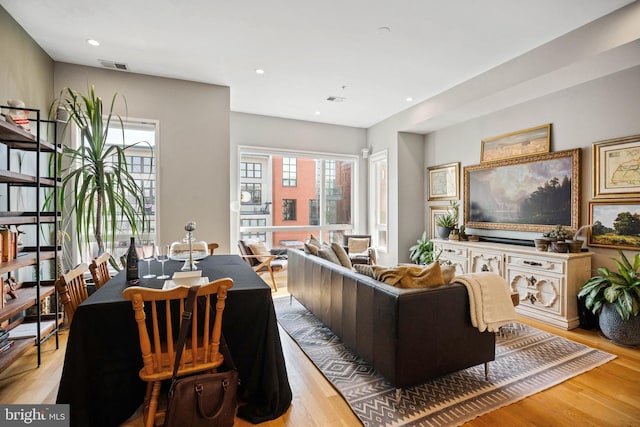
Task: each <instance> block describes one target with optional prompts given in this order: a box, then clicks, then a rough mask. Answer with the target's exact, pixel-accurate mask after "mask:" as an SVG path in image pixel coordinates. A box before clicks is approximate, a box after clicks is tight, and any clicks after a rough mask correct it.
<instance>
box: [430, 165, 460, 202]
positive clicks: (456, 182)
mask: <svg viewBox="0 0 640 427" xmlns="http://www.w3.org/2000/svg"><path fill="white" fill-rule="evenodd" d="M427 178H428V180H429V182H428V184H429V197H428V200H429V201H433V200H456V199H458V198H459V193H460V162H456V163H449V164H446V165H439V166H431V167H428V168H427Z"/></svg>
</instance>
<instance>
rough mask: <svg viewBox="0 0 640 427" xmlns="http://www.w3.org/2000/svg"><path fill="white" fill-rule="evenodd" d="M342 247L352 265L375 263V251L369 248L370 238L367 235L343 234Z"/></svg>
mask: <svg viewBox="0 0 640 427" xmlns="http://www.w3.org/2000/svg"><path fill="white" fill-rule="evenodd" d="M342 246H343V247H344V249H345V250H346V251H347V254H349V258H350V259H351V263H352V264H369V265H374V264H375V263H376V259H375V258H376V256H375V250H374V249H373V248H372V247H371V236H370V235H368V234H345V235H344V236H343V237H342Z"/></svg>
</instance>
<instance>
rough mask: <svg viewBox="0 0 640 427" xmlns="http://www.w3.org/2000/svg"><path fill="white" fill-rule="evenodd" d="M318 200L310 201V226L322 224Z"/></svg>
mask: <svg viewBox="0 0 640 427" xmlns="http://www.w3.org/2000/svg"><path fill="white" fill-rule="evenodd" d="M318 207H319V205H318V200H316V199H311V200H309V225H319V224H320V212H319V211H318Z"/></svg>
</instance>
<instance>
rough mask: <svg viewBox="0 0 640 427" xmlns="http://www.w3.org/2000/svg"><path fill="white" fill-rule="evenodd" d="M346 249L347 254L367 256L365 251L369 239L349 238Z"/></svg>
mask: <svg viewBox="0 0 640 427" xmlns="http://www.w3.org/2000/svg"><path fill="white" fill-rule="evenodd" d="M347 248H348V249H349V254H351V255H355V254H365V255H366V254H367V249H368V248H369V238H368V237H363V238H360V237H349V239H348V240H347Z"/></svg>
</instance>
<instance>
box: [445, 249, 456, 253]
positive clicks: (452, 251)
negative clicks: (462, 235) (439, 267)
mask: <svg viewBox="0 0 640 427" xmlns="http://www.w3.org/2000/svg"><path fill="white" fill-rule="evenodd" d="M444 251H445V252H449V253H454V252H455V249H445V250H444Z"/></svg>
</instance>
